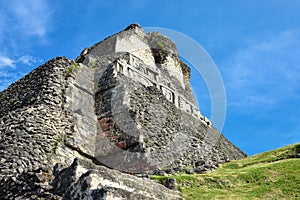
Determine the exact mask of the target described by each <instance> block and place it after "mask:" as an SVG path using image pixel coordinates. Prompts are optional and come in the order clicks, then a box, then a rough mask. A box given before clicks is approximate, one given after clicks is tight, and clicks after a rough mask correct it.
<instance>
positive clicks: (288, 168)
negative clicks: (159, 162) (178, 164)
mask: <svg viewBox="0 0 300 200" xmlns="http://www.w3.org/2000/svg"><path fill="white" fill-rule="evenodd" d="M299 157H300V143H298V144H294V145H290V146H286V147H283V148H280V149H276V150H273V151H269V152H265V153H262V154H258V155H254V156H251V157H248V158H245V159H243V160H237V161H231V162H228V163H224V164H222V165H221V166H220V167H219V168H218V169H217V170H215V171H213V172H210V173H208V174H194V175H188V174H178V175H175V176H171V177H174V178H176V181H177V184H178V189H179V191H180V192H181V195H182V196H183V197H184V198H185V199H187V200H192V199H193V200H194V199H230V200H231V199H251V200H252V199H288V200H290V199H300V158H299ZM166 178H170V177H159V176H154V177H153V179H156V180H158V181H163V179H166Z"/></svg>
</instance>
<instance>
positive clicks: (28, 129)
mask: <svg viewBox="0 0 300 200" xmlns="http://www.w3.org/2000/svg"><path fill="white" fill-rule="evenodd" d="M72 64H74V62H73V61H70V60H68V59H66V58H64V57H58V58H55V59H53V60H50V61H48V62H47V63H45V64H44V65H42V66H40V67H39V68H37V69H36V70H34V71H33V72H31V73H30V74H28V75H27V76H25V77H24V78H22V79H21V80H19V81H17V82H16V83H14V84H12V85H11V86H10V87H9V88H8V89H7V90H5V91H3V92H2V93H1V94H0V96H1V102H0V104H1V110H0V160H1V162H0V163H1V164H0V167H1V173H0V176H1V177H3V176H13V175H16V174H19V173H21V172H24V171H30V170H32V169H36V168H38V167H41V166H44V167H45V166H47V164H49V156H50V155H51V154H53V152H54V150H55V147H56V146H57V144H58V143H59V142H60V141H62V140H63V138H64V135H66V134H70V131H69V130H70V125H71V122H70V121H69V118H68V117H66V112H65V111H64V106H63V104H64V92H65V76H66V70H67V68H68V66H70V65H72ZM1 177H0V178H1Z"/></svg>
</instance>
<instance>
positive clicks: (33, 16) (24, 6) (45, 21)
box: [12, 0, 51, 37]
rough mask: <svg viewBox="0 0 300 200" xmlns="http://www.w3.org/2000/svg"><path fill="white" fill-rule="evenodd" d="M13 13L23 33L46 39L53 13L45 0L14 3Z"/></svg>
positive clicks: (21, 0)
mask: <svg viewBox="0 0 300 200" xmlns="http://www.w3.org/2000/svg"><path fill="white" fill-rule="evenodd" d="M12 8H13V10H12V12H13V13H14V15H15V18H16V22H17V24H18V26H19V28H20V29H21V30H23V32H22V33H26V34H28V35H33V36H38V37H44V36H45V34H46V33H47V31H48V29H49V26H50V24H49V23H50V18H51V11H50V9H49V6H48V5H47V3H46V1H43V0H39V1H36V0H18V1H12Z"/></svg>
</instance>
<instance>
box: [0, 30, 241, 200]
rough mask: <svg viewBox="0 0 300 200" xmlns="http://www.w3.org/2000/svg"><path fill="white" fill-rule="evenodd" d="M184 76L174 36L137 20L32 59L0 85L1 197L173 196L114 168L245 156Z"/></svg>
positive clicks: (183, 165)
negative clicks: (69, 55) (77, 49)
mask: <svg viewBox="0 0 300 200" xmlns="http://www.w3.org/2000/svg"><path fill="white" fill-rule="evenodd" d="M189 78H190V69H189V67H188V66H187V65H185V64H184V63H183V62H182V61H180V59H179V58H178V53H177V50H176V46H175V44H174V43H173V42H172V41H170V40H169V39H168V38H166V37H164V36H162V35H160V34H159V33H149V34H147V33H145V32H144V31H143V30H142V29H141V28H140V27H139V26H138V25H130V26H129V27H128V28H126V29H125V30H124V31H121V32H120V33H117V34H115V35H113V36H111V37H108V38H107V39H105V40H103V41H102V42H99V43H97V44H95V45H94V46H92V47H90V48H87V49H85V50H84V51H83V52H82V54H81V55H80V56H79V57H78V58H77V60H76V62H75V61H72V60H69V59H66V58H65V57H58V58H55V59H53V60H50V61H48V62H47V63H45V64H44V65H42V66H40V67H38V68H37V69H35V70H34V71H32V72H31V73H30V74H28V75H26V76H25V77H24V78H22V79H21V80H19V81H17V82H16V83H14V84H12V85H11V86H9V87H8V88H7V89H6V90H5V91H3V92H1V93H0V161H1V162H0V191H2V193H1V192H0V197H1V198H0V199H24V198H34V197H37V198H40V199H61V198H65V199H72V198H75V199H76V198H87V199H109V198H119V199H179V198H180V197H179V196H178V194H177V192H175V191H171V190H168V189H166V188H165V187H164V186H162V185H158V184H155V183H154V182H153V181H149V180H144V179H142V178H137V177H135V176H132V175H128V174H122V173H120V172H117V171H115V170H119V171H122V172H127V173H132V174H136V175H137V176H139V177H147V176H148V175H149V174H154V173H156V174H172V173H176V171H183V170H185V169H187V168H191V167H192V168H193V170H190V172H191V173H203V172H205V171H207V170H211V169H214V168H216V167H217V166H218V164H219V163H222V162H226V161H228V160H232V159H239V158H242V157H244V156H246V155H245V154H244V153H243V152H242V151H240V150H239V149H238V148H237V147H235V146H234V145H233V144H231V143H230V142H229V141H228V140H227V139H226V138H225V137H224V136H223V135H222V134H221V133H220V132H219V131H218V130H216V129H215V128H214V127H213V125H212V124H211V122H210V121H209V120H208V119H207V118H206V117H205V116H203V115H202V114H201V112H200V111H199V109H198V108H197V106H196V104H195V100H194V97H193V95H192V92H191V88H190V83H189V81H190V80H189ZM75 158H78V159H79V160H77V161H76V162H73V160H74V159H75ZM72 163H73V164H72ZM70 165H71V166H70ZM97 165H102V166H97ZM104 166H106V167H109V168H113V169H114V170H111V169H108V168H106V167H104ZM82 170H83V171H82ZM80 171H81V172H80ZM66 174H67V175H66ZM167 185H168V187H171V188H173V186H174V184H173V183H172V181H170V183H168V184H167ZM174 187H175V186H174Z"/></svg>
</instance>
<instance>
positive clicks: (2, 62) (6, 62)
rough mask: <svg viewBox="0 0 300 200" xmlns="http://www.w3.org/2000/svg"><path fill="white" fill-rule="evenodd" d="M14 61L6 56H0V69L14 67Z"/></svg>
mask: <svg viewBox="0 0 300 200" xmlns="http://www.w3.org/2000/svg"><path fill="white" fill-rule="evenodd" d="M14 66H15V61H14V60H12V59H10V58H9V57H6V56H0V68H1V67H14Z"/></svg>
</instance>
